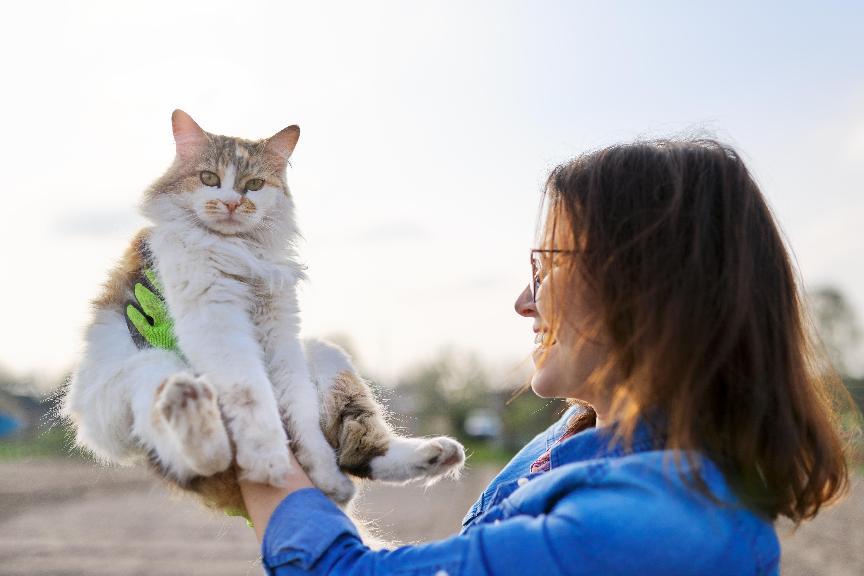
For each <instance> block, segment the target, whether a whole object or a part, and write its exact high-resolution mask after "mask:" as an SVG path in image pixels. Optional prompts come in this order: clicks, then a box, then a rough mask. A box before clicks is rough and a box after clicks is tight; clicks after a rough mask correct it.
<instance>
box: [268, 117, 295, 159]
mask: <svg viewBox="0 0 864 576" xmlns="http://www.w3.org/2000/svg"><path fill="white" fill-rule="evenodd" d="M299 138H300V127H299V126H296V125H294V126H288V127H287V128H283V129H282V130H280V131H279V132H277V133H276V134H274V135H273V136H271V137H270V138H268V139H267V144H266V145H265V146H264V150H265V152H267V154H269V155H271V156H273V157H275V158H276V159H278V160H279V161H281V162H282V165H283V166H284V165H285V164H287V163H288V159H289V158H290V157H291V153H292V152H294V147H295V146H296V145H297V140H298V139H299Z"/></svg>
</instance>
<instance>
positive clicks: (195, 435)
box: [153, 373, 232, 476]
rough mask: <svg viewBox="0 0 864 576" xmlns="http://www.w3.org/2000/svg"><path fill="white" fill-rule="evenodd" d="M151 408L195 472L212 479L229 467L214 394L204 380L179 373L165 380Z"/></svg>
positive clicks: (222, 425)
mask: <svg viewBox="0 0 864 576" xmlns="http://www.w3.org/2000/svg"><path fill="white" fill-rule="evenodd" d="M153 407H154V411H155V414H154V416H155V417H156V418H158V419H161V421H162V422H163V423H164V425H165V427H166V428H167V429H168V430H169V432H170V433H171V434H172V435H173V436H174V438H175V440H176V444H177V447H178V448H179V450H180V453H181V454H182V455H183V457H184V458H185V460H186V461H187V464H188V465H189V466H190V467H191V468H192V469H193V470H194V471H195V472H196V473H198V474H200V475H201V476H212V475H213V474H216V473H218V472H222V471H223V470H226V469H227V468H228V467H229V466H230V465H231V458H232V455H231V443H230V442H229V441H228V433H227V431H226V430H225V425H224V423H223V422H222V414H221V413H220V412H219V405H218V403H217V401H216V394H215V392H214V391H213V388H212V387H211V386H210V384H209V383H208V382H207V380H206V379H205V378H203V377H196V376H192V375H191V374H187V373H180V374H175V375H173V376H171V377H169V378H167V379H165V381H164V382H162V384H160V385H159V387H158V388H157V389H156V399H155V403H154V406H153Z"/></svg>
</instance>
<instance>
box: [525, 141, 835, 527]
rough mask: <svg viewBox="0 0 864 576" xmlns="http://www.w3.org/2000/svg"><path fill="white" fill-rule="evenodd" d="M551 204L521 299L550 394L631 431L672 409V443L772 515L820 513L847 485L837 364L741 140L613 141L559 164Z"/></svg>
mask: <svg viewBox="0 0 864 576" xmlns="http://www.w3.org/2000/svg"><path fill="white" fill-rule="evenodd" d="M544 205H545V208H546V209H545V210H544V216H543V221H542V226H541V227H540V229H541V235H540V236H541V237H540V242H539V243H540V246H539V248H541V249H542V250H544V252H539V253H538V255H539V256H540V264H541V268H542V269H543V272H542V275H543V277H542V282H541V285H540V289H539V292H538V294H537V304H536V306H535V305H533V304H532V305H528V304H527V300H526V295H525V294H523V296H522V297H520V301H519V302H517V308H519V304H520V303H522V304H523V309H521V310H520V312H521V313H525V312H526V311H529V310H528V309H527V308H525V307H524V306H528V308H531V310H530V312H532V313H531V314H528V315H535V316H536V318H535V328H538V329H539V330H540V331H541V333H544V334H545V337H544V338H542V341H543V342H542V344H541V352H540V353H539V354H538V356H539V357H538V358H537V363H538V370H537V375H536V376H535V380H534V383H533V386H534V388H535V390H536V391H537V392H538V393H540V394H541V395H548V396H558V395H568V396H569V395H570V394H563V393H560V392H568V393H570V392H575V394H573V395H576V396H578V397H583V398H585V399H589V400H592V401H595V402H600V410H601V414H602V412H603V411H604V410H605V411H607V412H609V413H610V414H611V415H613V416H614V417H615V419H616V420H617V421H618V422H619V430H620V431H621V432H622V434H623V435H624V436H625V437H627V435H628V434H629V433H631V432H632V429H633V426H634V425H635V423H636V421H637V418H638V417H639V416H640V415H642V414H645V413H657V414H662V417H663V419H664V421H665V423H666V431H667V440H666V443H667V447H668V448H671V449H684V450H686V449H691V448H695V449H698V450H702V451H704V452H706V453H708V454H710V455H711V456H712V457H713V458H714V459H715V460H716V461H717V462H718V463H719V464H720V465H721V466H722V467H723V468H724V469H726V470H727V472H730V473H732V474H731V477H732V478H733V479H734V480H735V481H737V483H738V488H739V492H742V495H743V496H744V497H745V499H747V500H748V501H749V502H750V503H751V504H753V505H756V506H758V507H760V508H762V509H763V510H765V511H766V512H767V513H769V514H771V515H776V514H784V515H787V516H790V517H792V518H793V519H801V518H805V517H808V516H811V515H813V514H815V513H816V511H817V510H818V509H819V506H820V505H821V504H822V503H823V502H825V501H826V500H830V499H831V498H832V497H834V496H836V495H837V494H838V493H839V492H841V491H842V489H843V488H844V487H845V483H846V480H847V471H846V463H845V458H844V455H843V453H842V447H841V442H840V440H839V437H838V435H837V432H836V421H835V417H834V412H833V410H832V408H831V404H830V399H829V396H828V393H827V392H826V384H829V383H830V382H829V380H831V379H832V378H833V376H832V375H831V374H832V372H831V370H830V366H829V365H828V364H827V363H825V362H823V361H822V360H821V358H820V357H819V356H818V355H816V354H814V348H813V346H811V345H810V343H809V341H808V338H809V331H808V330H807V329H806V328H805V324H804V322H803V320H802V304H801V301H800V296H799V292H798V287H797V283H796V276H795V273H794V270H793V267H792V265H791V263H790V258H789V255H788V253H787V251H786V248H785V246H784V244H783V240H782V238H781V235H780V233H779V231H778V228H777V225H776V224H775V222H774V219H773V217H772V215H771V212H770V210H769V208H768V206H767V204H766V202H765V199H764V198H763V196H762V194H761V192H760V191H759V188H758V187H757V185H756V183H755V182H754V180H753V179H752V177H751V176H750V174H749V172H748V170H747V168H746V166H745V165H744V163H743V162H742V160H741V158H740V157H739V156H738V154H737V153H736V152H735V151H734V150H733V149H731V148H730V147H728V146H725V145H723V144H720V143H718V142H715V141H711V140H686V141H666V140H664V141H653V142H645V143H635V144H627V145H619V146H612V147H610V148H606V149H604V150H600V151H598V152H594V153H590V154H586V155H584V156H581V157H578V158H576V159H574V160H572V161H570V162H568V163H566V164H563V165H561V166H559V167H558V168H556V169H555V170H554V171H553V172H552V174H551V175H550V177H549V180H548V183H547V189H546V198H545V203H544ZM534 312H536V314H535V313H534ZM580 362H581V363H580ZM553 380H555V381H557V382H558V384H557V385H556V384H554V383H553V382H552V381H553ZM556 386H557V387H556Z"/></svg>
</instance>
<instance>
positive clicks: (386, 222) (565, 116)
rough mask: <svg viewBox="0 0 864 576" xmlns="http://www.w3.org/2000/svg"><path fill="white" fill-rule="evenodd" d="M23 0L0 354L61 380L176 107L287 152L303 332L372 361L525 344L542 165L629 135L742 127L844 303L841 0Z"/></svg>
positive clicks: (847, 106)
mask: <svg viewBox="0 0 864 576" xmlns="http://www.w3.org/2000/svg"><path fill="white" fill-rule="evenodd" d="M753 4H754V3H751V2H736V1H730V2H722V3H719V2H693V1H679V2H662V1H660V2H651V3H647V2H599V1H598V2H577V1H573V2H555V1H550V2H542V3H541V2H529V1H524V2H510V1H503V0H497V1H494V2H466V1H440V2H425V3H419V2H378V1H367V2H315V3H311V2H255V1H249V2H244V3H242V4H241V3H237V2H219V1H208V2H182V3H178V2H159V1H153V2H147V3H137V4H132V3H120V2H74V3H73V2H39V1H34V2H27V3H23V2H18V3H15V4H14V5H10V7H7V8H6V10H5V11H4V18H3V21H2V23H0V51H2V52H0V53H2V54H3V57H2V60H0V73H2V78H3V85H4V89H3V90H2V91H0V126H2V127H3V132H2V136H0V159H2V160H0V162H2V165H0V167H2V172H3V181H4V185H5V189H6V203H5V204H4V210H3V212H2V214H3V216H4V221H3V225H2V226H0V269H2V270H3V271H4V272H3V281H2V283H0V302H2V304H3V307H4V310H3V314H2V321H3V326H4V329H3V330H0V369H2V370H6V371H11V372H12V373H15V374H19V375H33V376H37V377H41V378H54V377H56V376H57V375H60V374H63V373H65V372H66V371H68V370H69V369H70V368H71V367H72V366H74V363H75V361H76V358H77V357H78V355H79V354H80V352H81V342H82V333H83V329H84V327H85V326H86V324H87V322H88V319H89V304H88V302H89V300H90V299H91V298H93V297H94V296H95V295H96V294H97V293H98V291H99V286H100V284H101V282H102V281H103V280H104V279H105V276H106V271H107V270H108V269H109V268H110V267H111V265H112V264H113V263H114V262H115V261H116V260H117V258H118V257H119V256H120V254H121V253H122V251H123V249H124V247H125V245H126V244H127V243H128V242H129V239H130V238H131V236H132V234H134V232H135V230H137V229H138V228H140V227H142V226H144V225H145V224H146V222H145V221H144V220H143V219H142V218H141V217H140V216H138V215H137V211H136V209H137V204H138V201H139V198H140V195H141V193H142V192H143V190H144V189H145V188H146V187H147V186H148V185H149V184H150V183H151V182H152V181H153V180H155V179H156V178H157V177H158V176H159V175H160V174H161V173H163V172H164V170H165V169H166V168H167V166H168V165H169V164H170V162H171V160H172V158H173V153H174V146H173V140H172V136H171V127H170V115H171V111H172V110H173V109H175V108H182V109H183V110H185V111H186V112H188V113H190V114H191V115H192V116H193V117H194V118H195V119H196V120H197V121H198V123H199V124H201V126H202V127H203V128H204V129H205V130H207V131H209V132H214V133H220V134H227V135H233V136H242V137H246V138H262V137H266V136H269V135H271V134H273V133H275V132H277V131H278V130H280V129H281V128H283V127H285V126H288V125H290V124H299V125H300V127H301V137H300V141H299V144H298V146H297V148H296V150H295V153H294V156H293V158H292V164H293V165H292V167H291V168H289V172H288V182H289V185H290V187H291V190H292V193H293V195H294V197H295V202H296V204H297V210H298V220H299V224H300V227H301V230H302V233H303V237H304V241H303V242H302V244H301V247H300V250H301V255H302V259H303V260H304V261H305V263H306V264H307V265H308V266H309V270H308V272H309V276H310V281H309V282H308V283H307V284H305V285H304V286H303V287H302V291H301V303H302V307H303V324H304V333H305V334H307V335H310V336H323V337H332V336H334V335H335V336H338V337H339V338H340V339H347V340H348V341H350V342H351V347H352V349H353V350H354V351H355V353H356V355H357V357H358V360H359V362H360V364H361V365H362V366H363V368H364V370H366V371H367V372H368V373H370V374H373V375H375V376H376V377H378V378H380V379H382V380H384V381H387V380H388V379H394V378H396V376H397V375H399V374H400V373H403V372H404V371H405V370H409V369H410V368H411V367H412V366H416V365H417V364H419V363H423V362H426V361H428V360H429V359H431V358H433V357H435V356H436V355H438V354H440V353H441V351H442V350H457V351H460V352H462V353H468V354H474V355H476V356H477V358H479V359H481V360H482V361H483V362H486V363H488V364H489V365H490V366H498V367H502V368H506V367H508V366H513V365H515V364H517V363H519V362H521V361H524V360H525V359H526V358H527V357H528V355H529V353H530V350H531V348H532V346H533V345H532V340H533V334H532V332H531V322H530V321H529V320H526V319H524V318H520V317H518V316H517V315H516V314H515V312H514V311H513V301H514V300H515V298H516V296H517V295H518V293H519V292H520V291H521V290H522V289H523V288H524V286H525V285H526V284H527V283H528V280H529V276H530V266H529V259H528V250H529V248H530V247H531V245H532V243H533V241H534V230H535V225H536V219H537V209H538V202H539V198H540V192H541V189H542V184H543V182H544V181H545V177H546V175H547V174H548V172H549V170H550V169H551V168H553V167H554V166H555V165H556V164H558V163H561V162H564V161H566V160H567V159H569V158H571V157H573V156H575V155H577V154H579V153H581V152H584V151H587V150H592V149H596V148H599V147H602V146H605V145H608V144H612V143H616V142H626V141H630V140H633V139H635V138H641V137H650V136H669V135H673V136H674V135H694V134H698V135H711V136H715V137H718V138H720V139H722V140H725V141H727V142H730V143H732V144H733V145H735V146H736V147H737V148H738V149H739V150H740V152H741V153H742V155H743V156H744V158H745V160H746V161H747V162H748V164H749V166H750V168H751V169H752V171H753V173H754V174H755V176H756V178H757V180H758V182H759V184H760V185H761V186H762V189H763V191H764V193H765V195H766V196H767V198H768V201H769V203H770V204H771V206H772V209H773V210H774V212H775V214H776V216H777V219H778V221H779V222H780V225H781V226H782V228H783V230H784V232H785V234H786V237H787V240H788V242H789V244H790V246H791V247H792V249H793V251H794V253H795V256H796V259H797V262H798V264H799V266H800V270H801V274H802V278H803V281H804V283H805V285H806V286H808V287H811V288H812V287H816V286H821V285H833V286H836V287H838V288H839V289H841V290H842V291H843V292H844V293H845V295H846V296H847V298H848V299H849V300H850V302H851V303H852V304H853V306H854V307H855V308H856V309H857V310H858V311H859V312H860V313H861V314H864V267H862V265H861V262H862V258H861V253H862V248H864V242H862V235H861V232H860V226H861V225H862V223H864V193H862V192H864V191H862V184H861V182H862V181H864V58H862V54H864V34H861V29H862V27H864V4H862V3H860V2H851V1H850V2H819V3H803V2H760V3H759V5H758V6H754V5H753Z"/></svg>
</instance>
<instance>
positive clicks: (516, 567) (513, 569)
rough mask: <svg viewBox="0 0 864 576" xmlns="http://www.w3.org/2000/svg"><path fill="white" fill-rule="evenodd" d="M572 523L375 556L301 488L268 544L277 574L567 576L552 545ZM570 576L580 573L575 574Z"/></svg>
mask: <svg viewBox="0 0 864 576" xmlns="http://www.w3.org/2000/svg"><path fill="white" fill-rule="evenodd" d="M573 528H574V527H573V526H572V525H571V524H570V523H569V522H568V521H567V520H566V519H564V518H555V517H554V516H548V515H542V516H537V517H529V516H515V517H512V518H508V519H504V520H501V521H500V522H497V523H490V524H483V525H480V526H476V527H474V528H473V529H472V530H470V531H469V532H468V533H466V534H462V535H458V536H453V537H451V538H447V539H444V540H440V541H437V542H430V543H427V544H421V545H416V546H403V547H401V548H397V549H394V550H378V551H373V550H370V549H369V548H368V547H366V546H365V545H364V544H363V543H362V542H361V540H360V537H359V535H358V534H357V531H356V530H355V528H354V526H353V524H352V523H351V521H350V520H349V519H348V517H347V516H345V514H343V513H342V511H341V510H339V509H338V508H337V507H336V506H335V505H334V504H333V503H332V502H330V500H328V499H327V497H326V496H324V494H323V493H322V492H321V491H319V490H318V489H316V488H307V489H303V490H298V491H297V492H294V493H292V494H290V495H289V496H288V497H286V498H285V500H283V501H282V502H281V503H280V504H279V506H278V507H277V508H276V510H275V511H274V513H273V516H272V518H271V519H270V523H269V525H268V527H267V530H266V533H265V536H264V543H263V545H262V553H263V561H264V567H265V570H266V571H267V573H268V574H270V575H271V576H285V575H288V574H332V575H337V576H338V575H340V574H354V575H364V574H370V575H371V574H376V575H387V574H393V575H408V574H411V575H419V574H428V575H429V576H435V575H437V576H444V575H447V576H457V575H463V574H465V575H469V574H470V575H474V574H520V575H522V574H544V575H548V576H554V575H556V574H563V573H565V572H562V570H561V566H562V562H561V559H560V558H557V557H556V555H557V553H558V551H557V550H556V548H553V546H552V542H553V541H554V540H555V539H556V538H558V537H559V536H561V535H562V534H561V532H562V531H563V532H569V531H571V530H573ZM566 573H568V574H578V572H576V571H574V570H569V569H568V570H567V572H566Z"/></svg>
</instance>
